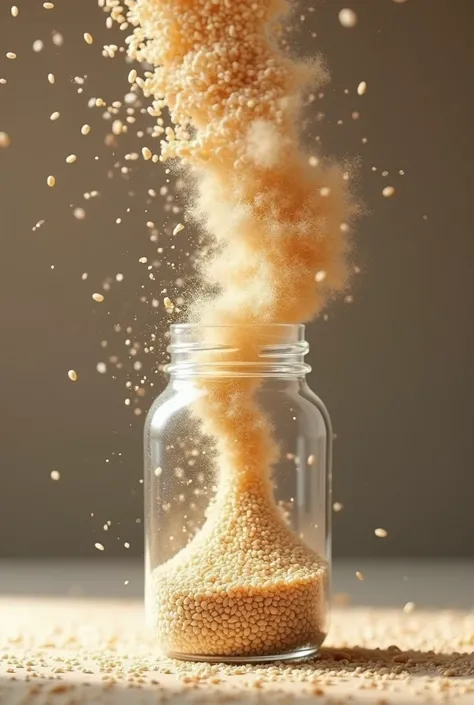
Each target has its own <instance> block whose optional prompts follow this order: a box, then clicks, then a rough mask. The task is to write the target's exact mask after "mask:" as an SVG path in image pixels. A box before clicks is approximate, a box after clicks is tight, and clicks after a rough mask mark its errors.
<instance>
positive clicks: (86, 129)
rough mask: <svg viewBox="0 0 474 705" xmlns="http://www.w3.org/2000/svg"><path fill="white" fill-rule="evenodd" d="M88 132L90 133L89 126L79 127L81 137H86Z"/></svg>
mask: <svg viewBox="0 0 474 705" xmlns="http://www.w3.org/2000/svg"><path fill="white" fill-rule="evenodd" d="M90 131H91V127H90V125H83V126H82V127H81V135H88V134H89V132H90Z"/></svg>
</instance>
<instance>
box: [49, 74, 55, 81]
mask: <svg viewBox="0 0 474 705" xmlns="http://www.w3.org/2000/svg"><path fill="white" fill-rule="evenodd" d="M48 81H49V82H50V83H54V82H55V81H56V78H55V77H54V73H48Z"/></svg>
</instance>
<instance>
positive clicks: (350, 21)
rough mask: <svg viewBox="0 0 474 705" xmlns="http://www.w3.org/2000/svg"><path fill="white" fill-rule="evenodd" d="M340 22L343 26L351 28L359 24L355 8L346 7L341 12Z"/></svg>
mask: <svg viewBox="0 0 474 705" xmlns="http://www.w3.org/2000/svg"><path fill="white" fill-rule="evenodd" d="M338 17H339V22H340V23H341V25H342V26H343V27H346V28H351V27H355V26H356V24H357V15H356V13H355V12H354V10H351V9H350V8H347V7H346V8H344V9H342V10H341V11H340V12H339V15H338Z"/></svg>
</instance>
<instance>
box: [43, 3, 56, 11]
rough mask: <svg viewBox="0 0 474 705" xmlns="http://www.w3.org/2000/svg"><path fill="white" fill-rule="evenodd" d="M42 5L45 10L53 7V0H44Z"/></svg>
mask: <svg viewBox="0 0 474 705" xmlns="http://www.w3.org/2000/svg"><path fill="white" fill-rule="evenodd" d="M43 7H44V9H45V10H52V9H53V8H54V3H53V2H44V3H43Z"/></svg>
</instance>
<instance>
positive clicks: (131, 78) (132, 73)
mask: <svg viewBox="0 0 474 705" xmlns="http://www.w3.org/2000/svg"><path fill="white" fill-rule="evenodd" d="M137 76H138V74H137V71H136V69H132V70H131V71H130V73H129V74H128V82H129V83H135V81H136V80H137Z"/></svg>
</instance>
